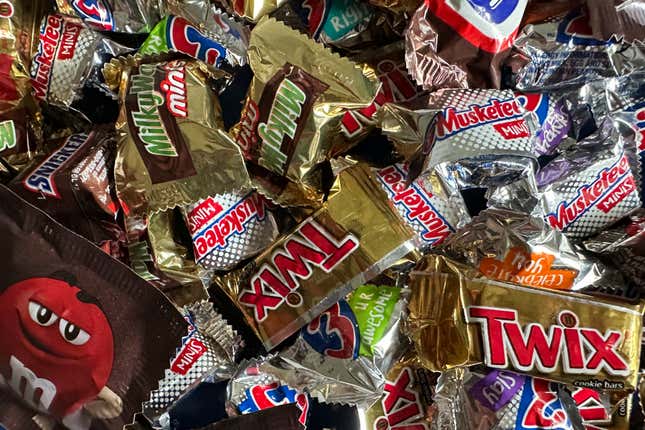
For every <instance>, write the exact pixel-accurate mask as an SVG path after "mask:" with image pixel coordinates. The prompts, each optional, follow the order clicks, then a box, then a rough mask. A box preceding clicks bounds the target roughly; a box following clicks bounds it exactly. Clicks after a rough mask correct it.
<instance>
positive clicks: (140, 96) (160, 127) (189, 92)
mask: <svg viewBox="0 0 645 430" xmlns="http://www.w3.org/2000/svg"><path fill="white" fill-rule="evenodd" d="M122 66H123V67H122V71H121V75H120V76H118V74H114V76H115V77H116V78H117V79H120V81H119V85H120V87H119V89H120V91H119V98H120V100H121V113H120V115H119V120H118V122H117V125H116V127H117V131H118V135H119V148H118V152H117V160H116V166H115V177H116V184H117V192H118V195H119V199H120V200H121V203H122V206H123V208H124V210H125V212H126V215H129V214H136V215H143V214H146V213H148V214H152V213H155V212H158V211H162V210H166V209H171V208H174V207H176V206H184V205H188V204H192V203H196V202H198V201H199V200H200V199H205V198H207V197H208V196H210V195H214V194H223V193H226V192H228V191H237V190H241V189H245V188H247V187H248V186H249V177H248V174H247V171H246V168H245V166H244V160H243V158H242V155H241V153H240V150H239V148H238V147H237V145H236V144H235V142H234V141H233V140H232V139H231V138H230V137H229V135H228V134H227V133H226V132H225V131H224V130H223V129H222V124H221V117H220V114H219V112H220V106H219V102H218V101H217V97H216V96H215V94H214V92H213V91H212V90H211V89H210V88H209V87H208V85H207V82H206V74H205V72H204V71H203V70H202V66H201V65H200V64H198V63H195V62H191V61H174V62H165V63H163V62H162V63H141V62H139V61H136V60H134V59H130V60H123V64H122ZM214 165H215V166H217V168H216V169H213V167H212V166H214Z"/></svg>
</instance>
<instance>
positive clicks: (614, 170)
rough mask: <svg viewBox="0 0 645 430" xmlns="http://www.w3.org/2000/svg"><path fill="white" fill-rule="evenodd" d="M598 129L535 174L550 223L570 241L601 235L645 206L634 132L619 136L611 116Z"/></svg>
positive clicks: (546, 218) (546, 216)
mask: <svg viewBox="0 0 645 430" xmlns="http://www.w3.org/2000/svg"><path fill="white" fill-rule="evenodd" d="M600 127H601V128H600V129H599V130H598V131H597V132H596V133H594V134H593V135H591V136H589V137H588V138H586V139H585V140H584V141H581V142H578V144H577V145H576V148H574V149H572V150H571V151H569V152H567V153H563V154H562V155H560V156H558V157H557V158H555V159H554V160H552V161H551V162H549V163H548V164H547V165H546V166H544V167H543V168H542V169H541V170H540V171H539V172H538V175H537V181H538V185H539V186H540V191H541V193H542V195H543V199H544V201H545V204H546V211H547V212H546V214H545V220H546V222H547V223H548V224H549V225H550V226H551V227H552V228H554V229H557V230H560V231H562V232H564V233H565V234H566V235H567V236H569V237H571V238H587V237H589V236H592V235H594V234H597V233H598V232H600V230H602V229H603V228H606V227H608V226H610V225H611V224H613V223H614V222H616V221H618V220H619V219H620V218H622V217H624V216H625V215H627V214H629V213H630V212H632V211H634V210H636V209H638V208H639V207H641V204H642V203H641V199H640V190H639V186H640V174H641V173H640V168H639V166H638V164H637V161H636V155H635V151H636V148H635V142H634V140H633V134H632V136H629V137H628V136H623V135H621V133H620V132H619V131H618V129H617V127H616V126H615V124H614V122H613V119H612V118H611V117H607V118H606V119H605V121H604V122H603V123H602V124H601V126H600Z"/></svg>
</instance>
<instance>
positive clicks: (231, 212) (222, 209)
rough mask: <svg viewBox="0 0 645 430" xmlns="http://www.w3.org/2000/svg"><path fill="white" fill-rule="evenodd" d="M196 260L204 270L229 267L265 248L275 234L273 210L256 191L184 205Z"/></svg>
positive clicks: (221, 196)
mask: <svg viewBox="0 0 645 430" xmlns="http://www.w3.org/2000/svg"><path fill="white" fill-rule="evenodd" d="M185 217H186V220H187V224H188V230H189V231H190V234H191V236H192V239H193V248H194V249H193V252H194V254H195V261H196V262H197V263H198V264H200V265H201V266H202V267H204V268H206V269H213V270H226V269H231V268H233V267H234V266H235V265H237V264H238V263H240V262H241V261H243V260H245V259H247V258H249V257H252V256H254V255H256V254H258V253H259V252H260V251H262V250H264V249H265V248H267V247H268V246H269V245H271V243H272V242H273V241H274V240H275V238H276V237H277V235H278V227H277V225H276V222H275V219H274V218H273V213H272V212H270V211H269V210H268V202H267V200H266V199H265V198H264V197H263V196H262V195H261V194H259V193H257V192H255V191H251V192H249V193H246V194H240V193H227V194H220V195H216V196H213V197H208V198H206V199H204V200H201V201H199V202H198V203H196V204H194V205H191V206H188V207H186V208H185Z"/></svg>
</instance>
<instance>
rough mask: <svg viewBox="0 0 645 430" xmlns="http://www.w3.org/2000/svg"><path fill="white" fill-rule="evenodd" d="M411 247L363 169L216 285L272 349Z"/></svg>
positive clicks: (344, 176)
mask: <svg viewBox="0 0 645 430" xmlns="http://www.w3.org/2000/svg"><path fill="white" fill-rule="evenodd" d="M414 247H415V242H414V240H413V235H412V232H411V230H409V228H408V227H407V226H405V225H404V224H403V221H402V220H401V218H400V217H399V215H398V214H397V213H396V212H395V210H394V209H393V208H392V207H391V206H390V205H389V204H388V203H387V198H386V196H385V194H384V193H383V191H382V190H381V189H380V187H379V185H378V183H377V182H376V180H375V179H374V178H373V177H371V174H370V171H369V169H368V168H367V167H365V166H361V165H357V166H352V167H349V168H347V169H345V170H343V171H342V172H340V174H339V176H338V178H337V180H336V182H335V184H334V186H333V187H332V191H331V194H330V197H329V200H328V201H327V202H326V203H325V204H324V205H323V207H322V208H321V209H319V210H318V211H316V212H315V213H314V214H313V215H312V216H311V217H309V218H307V219H306V220H305V221H303V222H302V223H300V224H299V225H298V226H297V227H296V229H295V230H294V231H292V232H291V233H290V234H288V235H287V236H284V237H283V238H281V239H280V240H278V241H277V242H275V243H274V244H273V246H272V247H270V248H269V249H267V250H266V251H265V252H263V253H262V254H260V256H259V257H257V258H256V259H255V260H254V261H253V262H251V263H250V264H248V265H247V266H246V267H244V269H242V270H240V271H238V272H233V273H230V274H228V275H226V276H224V277H223V278H222V279H219V280H218V284H219V285H220V286H221V287H222V288H223V289H224V291H225V292H226V293H227V294H228V295H229V296H230V297H231V298H232V299H233V300H234V301H235V302H236V304H237V305H238V307H239V308H240V310H241V311H242V312H243V313H244V316H245V318H246V320H247V322H248V323H249V324H250V326H251V327H252V328H253V330H254V331H255V333H256V334H257V335H258V336H259V337H260V339H262V341H263V342H264V345H265V347H266V348H267V349H272V348H274V347H275V346H276V345H278V344H279V343H280V342H282V341H283V340H285V339H286V338H287V337H289V336H290V335H291V334H293V333H295V332H296V331H297V330H298V329H299V328H301V327H302V326H304V325H305V324H307V323H308V322H310V321H311V320H312V319H313V318H314V317H316V316H317V315H318V314H319V313H321V312H322V311H324V310H325V309H327V308H329V307H330V306H331V305H333V304H334V303H335V302H337V301H338V299H340V298H341V297H343V296H344V295H346V294H347V293H349V292H350V291H351V290H352V289H354V288H356V287H357V286H358V285H360V284H361V283H363V282H365V281H366V280H369V279H370V278H372V277H374V276H375V275H377V274H378V273H380V272H381V271H382V270H384V269H385V268H387V267H388V266H389V265H391V264H392V263H394V262H395V261H396V260H397V259H399V258H401V257H403V256H404V255H405V254H407V253H408V252H410V251H412V250H413V249H414Z"/></svg>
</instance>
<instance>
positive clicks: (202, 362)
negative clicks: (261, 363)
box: [143, 301, 241, 423]
mask: <svg viewBox="0 0 645 430" xmlns="http://www.w3.org/2000/svg"><path fill="white" fill-rule="evenodd" d="M183 311H184V315H185V318H186V320H187V321H188V322H189V323H190V326H189V329H188V334H187V335H186V336H185V337H184V338H183V339H182V346H181V347H180V348H179V349H178V351H177V354H176V355H175V357H174V358H173V360H172V361H171V362H170V367H169V368H168V369H167V370H166V374H165V376H164V378H163V379H162V380H161V381H159V388H158V389H156V390H154V391H152V392H151V393H150V399H149V400H148V401H147V402H145V403H144V404H143V414H144V415H145V416H146V417H147V418H149V419H150V420H151V421H152V422H153V423H155V422H157V421H158V419H159V418H160V416H161V415H162V414H163V413H164V412H165V411H166V410H167V409H168V407H170V406H171V405H172V404H173V403H174V402H175V401H176V400H177V399H179V397H180V396H181V395H182V394H184V393H186V392H187V391H188V390H189V389H190V388H192V387H194V386H195V385H196V384H198V383H199V382H201V381H203V380H204V379H205V378H213V377H215V378H217V379H228V378H230V377H231V376H232V374H233V372H234V370H235V364H234V363H235V354H236V353H237V351H238V350H239V348H240V347H241V338H240V337H239V336H238V335H237V333H236V332H235V330H234V329H233V328H232V327H231V326H230V325H228V323H227V322H226V321H225V320H224V319H223V318H222V316H221V315H219V314H218V313H217V312H215V311H214V310H213V305H212V304H211V303H209V302H207V301H202V302H196V303H193V304H191V305H188V306H185V307H184V309H183Z"/></svg>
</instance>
